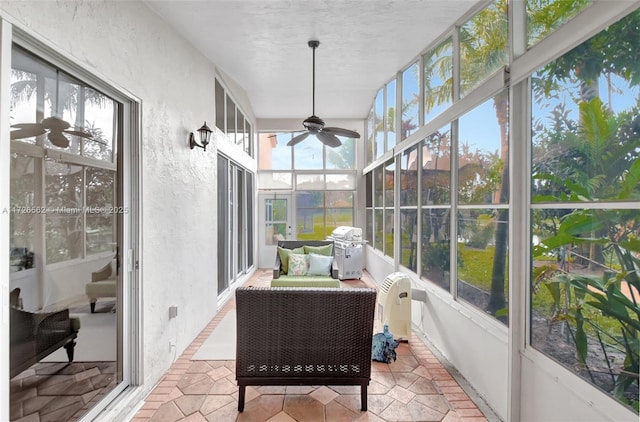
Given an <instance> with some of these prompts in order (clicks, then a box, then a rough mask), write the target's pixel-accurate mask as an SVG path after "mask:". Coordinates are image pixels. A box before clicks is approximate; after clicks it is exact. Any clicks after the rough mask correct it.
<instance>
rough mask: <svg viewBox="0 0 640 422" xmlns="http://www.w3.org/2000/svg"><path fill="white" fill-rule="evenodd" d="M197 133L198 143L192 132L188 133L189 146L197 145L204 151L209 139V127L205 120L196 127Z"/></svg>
mask: <svg viewBox="0 0 640 422" xmlns="http://www.w3.org/2000/svg"><path fill="white" fill-rule="evenodd" d="M198 134H199V135H200V143H198V142H196V140H195V138H194V136H193V132H191V133H190V134H189V146H190V147H191V149H194V148H195V147H198V148H202V149H203V150H205V151H206V150H207V145H209V140H210V138H211V129H209V126H207V122H206V121H205V122H204V124H203V125H202V127H201V128H200V129H198Z"/></svg>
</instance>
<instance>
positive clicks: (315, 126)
mask: <svg viewBox="0 0 640 422" xmlns="http://www.w3.org/2000/svg"><path fill="white" fill-rule="evenodd" d="M307 44H308V45H309V47H311V48H312V49H313V103H312V114H311V116H309V117H307V118H306V119H305V120H304V121H303V122H302V125H303V126H304V127H305V129H306V131H305V132H303V133H301V134H300V135H297V136H294V137H293V138H292V139H291V140H290V141H289V142H288V143H287V146H293V145H296V144H298V143H300V142H302V141H304V140H305V139H307V137H308V136H309V135H315V136H316V137H317V138H318V139H319V140H320V142H322V143H323V144H325V145H326V146H329V147H339V146H340V145H342V142H341V141H340V139H338V136H346V137H348V138H359V137H360V134H358V132H355V131H353V130H349V129H342V128H339V127H325V126H324V120H322V119H321V118H319V117H318V116H316V48H318V46H319V45H320V41H317V40H311V41H309V42H308V43H307ZM336 135H337V136H336Z"/></svg>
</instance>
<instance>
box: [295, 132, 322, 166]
mask: <svg viewBox="0 0 640 422" xmlns="http://www.w3.org/2000/svg"><path fill="white" fill-rule="evenodd" d="M323 155H324V152H323V144H322V142H320V141H319V140H318V139H317V138H316V137H315V136H309V137H308V138H307V139H305V140H304V141H302V142H300V143H299V144H296V145H295V146H294V147H293V163H294V164H293V165H294V168H295V169H296V170H318V169H322V168H323V165H324V164H323Z"/></svg>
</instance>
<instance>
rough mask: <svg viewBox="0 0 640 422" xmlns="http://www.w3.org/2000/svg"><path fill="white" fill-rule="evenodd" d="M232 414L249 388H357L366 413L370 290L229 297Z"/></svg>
mask: <svg viewBox="0 0 640 422" xmlns="http://www.w3.org/2000/svg"><path fill="white" fill-rule="evenodd" d="M235 294H236V313H237V339H236V380H237V382H238V387H239V394H238V411H240V412H242V411H243V410H244V400H245V388H246V386H248V385H252V386H254V385H255V386H258V385H259V386H262V385H360V395H361V397H360V398H361V408H362V410H367V386H368V385H369V380H370V377H371V344H372V337H373V322H374V313H375V306H376V290H375V289H369V288H307V287H302V288H301V287H275V288H269V287H261V288H260V287H240V288H238V289H237V290H236V293H235Z"/></svg>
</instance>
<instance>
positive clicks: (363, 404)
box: [360, 384, 367, 412]
mask: <svg viewBox="0 0 640 422" xmlns="http://www.w3.org/2000/svg"><path fill="white" fill-rule="evenodd" d="M360 408H361V410H362V411H363V412H366V411H367V386H366V385H364V384H362V385H361V386H360Z"/></svg>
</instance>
